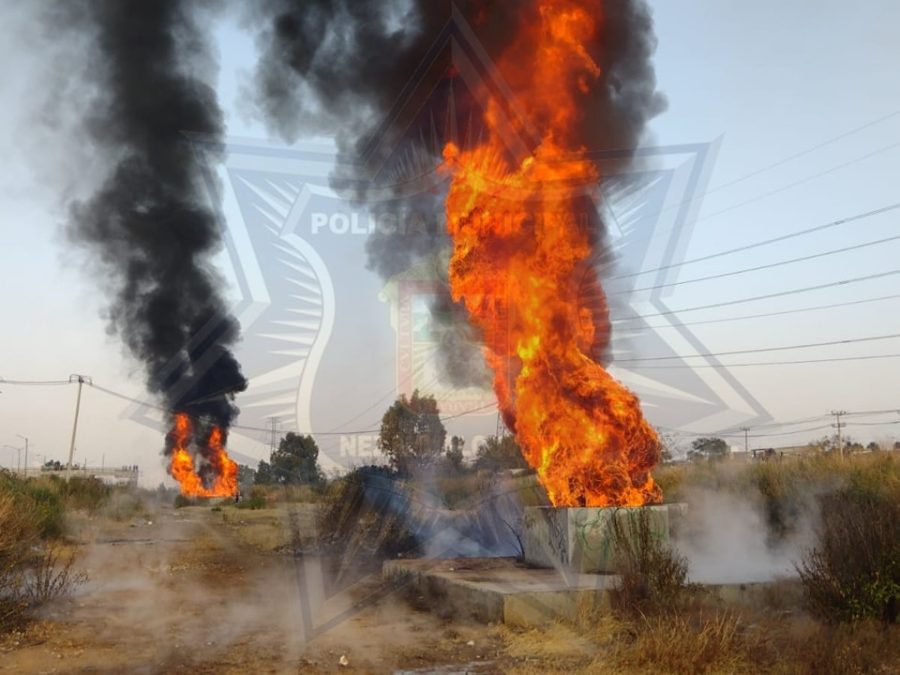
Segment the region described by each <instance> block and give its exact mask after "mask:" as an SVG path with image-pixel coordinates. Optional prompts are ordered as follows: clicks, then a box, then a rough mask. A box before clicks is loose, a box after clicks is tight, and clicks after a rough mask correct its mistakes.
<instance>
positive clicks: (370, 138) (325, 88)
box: [248, 0, 665, 386]
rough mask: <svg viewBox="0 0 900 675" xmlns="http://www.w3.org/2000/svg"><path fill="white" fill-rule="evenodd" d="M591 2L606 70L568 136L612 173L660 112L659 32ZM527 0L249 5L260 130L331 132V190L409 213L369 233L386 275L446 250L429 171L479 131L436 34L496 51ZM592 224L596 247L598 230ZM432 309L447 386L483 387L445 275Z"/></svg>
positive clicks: (643, 12) (636, 17) (374, 257)
mask: <svg viewBox="0 0 900 675" xmlns="http://www.w3.org/2000/svg"><path fill="white" fill-rule="evenodd" d="M596 4H597V8H598V11H600V10H601V8H602V11H603V14H604V17H605V20H604V22H603V26H604V27H605V30H604V31H603V34H602V35H600V36H599V37H598V40H597V41H596V44H593V45H591V48H590V50H589V51H590V54H591V56H592V57H593V58H594V59H595V61H596V62H597V63H598V64H599V65H600V67H601V68H602V71H603V76H602V78H601V81H599V82H598V84H597V85H596V86H595V87H594V88H593V89H592V90H591V91H590V93H589V94H587V95H585V96H584V97H583V100H582V101H581V105H582V109H583V111H584V121H583V124H582V125H581V128H580V129H579V130H578V136H579V139H580V140H581V142H582V143H583V144H584V146H585V147H586V148H588V149H589V150H590V151H592V152H596V153H598V156H603V157H604V167H605V169H606V170H607V171H610V170H616V169H617V168H624V167H625V166H627V165H628V164H629V163H630V161H631V155H632V151H633V150H634V148H635V147H636V146H637V145H638V143H639V142H640V141H641V139H642V137H643V135H644V129H645V126H646V123H647V121H648V120H649V119H650V118H651V117H653V116H655V115H657V114H658V113H660V112H661V111H662V110H664V109H665V100H664V98H663V97H662V96H661V95H660V94H659V93H658V92H657V90H656V78H655V74H654V71H653V65H652V61H651V59H652V55H653V52H654V50H655V47H656V42H655V37H654V34H653V22H652V18H651V15H650V11H649V9H648V7H647V5H646V3H645V2H644V1H643V0H621V1H617V2H601V0H596ZM536 5H537V2H536V0H504V1H503V2H484V1H483V0H481V1H478V0H459V1H457V2H451V1H450V0H267V1H266V2H262V3H259V4H258V5H257V6H255V9H253V10H250V11H249V13H248V21H249V23H250V25H252V26H253V27H254V29H255V30H256V31H257V35H258V45H259V48H260V52H261V56H260V59H259V63H258V66H257V71H256V77H255V84H254V87H255V91H254V95H255V99H256V101H257V103H258V106H259V109H260V111H261V112H262V114H263V117H264V118H265V120H266V121H267V123H268V124H269V126H270V128H272V129H273V130H275V131H276V132H277V133H279V134H280V135H281V136H282V137H283V138H284V139H285V140H288V141H295V140H296V139H297V138H298V137H300V136H301V135H303V134H313V133H324V134H329V135H333V136H334V137H335V138H336V140H337V144H338V149H339V160H338V165H339V169H338V170H337V171H336V172H335V173H334V175H333V176H332V179H331V180H332V185H333V187H334V188H335V189H337V190H338V191H339V192H340V193H341V194H342V195H344V196H345V197H347V198H349V199H350V200H351V201H353V202H355V203H357V204H362V205H365V206H366V207H368V208H369V209H370V210H371V211H373V212H374V213H375V214H376V215H379V214H384V213H390V214H393V215H399V219H400V220H401V221H405V222H408V223H410V227H407V228H400V230H399V231H396V232H384V231H381V230H378V231H376V232H375V233H373V234H372V235H371V236H370V238H369V240H368V242H367V254H368V264H369V267H370V268H371V269H373V270H375V271H376V272H378V274H380V275H381V276H382V277H383V278H389V277H391V276H393V275H396V274H399V273H402V272H404V271H406V270H408V269H409V268H410V267H413V266H415V265H419V264H434V261H436V260H440V259H441V256H440V253H441V252H442V251H444V250H446V249H447V247H448V246H449V241H448V239H447V236H446V234H445V232H444V225H443V198H444V194H445V189H446V188H445V186H444V185H443V184H442V183H441V182H440V181H436V180H435V179H434V168H435V166H437V164H438V163H439V161H440V152H441V149H442V147H443V143H444V142H445V141H446V140H454V141H456V142H457V143H458V144H460V145H462V146H463V147H465V146H466V145H468V144H471V143H475V142H477V139H478V137H479V133H480V131H481V129H480V117H479V113H480V108H479V104H480V101H478V100H476V99H475V98H474V97H473V96H472V93H471V92H470V91H468V90H466V89H465V88H464V87H463V86H461V85H460V84H459V83H458V82H457V81H456V80H457V78H456V75H455V73H454V71H453V68H452V66H453V63H452V55H451V53H450V47H449V43H448V42H446V41H443V42H442V39H443V38H445V37H446V36H447V34H448V33H447V31H450V32H453V30H454V27H456V28H459V27H460V25H462V24H464V25H465V26H466V27H467V29H468V28H471V29H472V31H474V33H475V34H476V37H477V40H478V41H479V43H480V45H481V47H483V49H484V50H485V52H486V53H487V55H488V56H489V57H490V58H493V59H496V58H497V56H498V55H499V54H501V53H502V52H503V49H504V47H505V46H506V45H507V44H508V42H509V40H510V38H511V37H512V36H513V35H514V34H515V32H516V29H517V26H518V23H519V22H520V21H521V20H522V17H525V16H527V15H528V13H529V12H532V11H535V7H536ZM460 18H461V19H462V21H460V20H459V19H460ZM456 37H457V38H458V39H460V40H461V38H459V37H458V36H456ZM536 140H537V139H525V142H526V143H535V142H536ZM597 221H598V222H597V223H596V225H595V229H596V232H597V236H596V243H597V247H598V249H599V250H598V253H600V254H602V252H603V251H602V249H603V231H604V228H603V224H602V223H601V222H599V218H598V219H597ZM600 257H601V258H602V257H603V256H602V255H601V256H600ZM589 292H590V291H589ZM431 309H432V325H433V328H434V330H435V331H436V337H437V340H438V343H439V345H440V349H439V362H440V366H441V368H442V370H443V375H444V376H445V378H446V379H447V380H448V381H449V382H450V383H452V384H453V385H456V386H467V385H472V384H483V383H484V381H485V379H486V373H485V368H484V364H483V362H482V358H481V355H480V351H479V348H478V346H477V340H478V336H477V335H474V334H473V333H472V331H471V329H470V328H468V325H467V322H466V314H465V311H464V310H462V309H461V308H460V307H457V306H454V303H453V302H452V300H451V299H450V296H449V292H448V290H447V288H446V285H444V286H443V291H442V292H441V293H440V297H439V298H438V299H437V300H436V301H435V302H434V303H433V304H432V308H431ZM605 346H606V345H605V343H603V344H602V345H600V349H601V351H602V349H605Z"/></svg>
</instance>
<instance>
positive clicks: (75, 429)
mask: <svg viewBox="0 0 900 675" xmlns="http://www.w3.org/2000/svg"><path fill="white" fill-rule="evenodd" d="M85 380H87V382H88V383H89V384H90V382H91V378H89V377H85V376H84V375H69V382H78V396H77V397H76V398H75V421H74V422H73V423H72V440H71V442H70V443H69V461H68V463H67V464H66V480H69V478H70V477H71V475H72V459H73V458H74V455H75V434H76V433H77V432H78V412H79V411H80V410H81V387H82V386H83V385H84V382H85Z"/></svg>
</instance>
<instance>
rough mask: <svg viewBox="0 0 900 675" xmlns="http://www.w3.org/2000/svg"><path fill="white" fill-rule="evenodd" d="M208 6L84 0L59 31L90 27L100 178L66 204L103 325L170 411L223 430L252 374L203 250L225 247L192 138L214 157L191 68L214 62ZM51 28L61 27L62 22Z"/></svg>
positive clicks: (205, 101) (89, 123)
mask: <svg viewBox="0 0 900 675" xmlns="http://www.w3.org/2000/svg"><path fill="white" fill-rule="evenodd" d="M198 7H200V8H203V7H204V3H188V2H179V1H176V0H152V1H149V2H122V1H121V0H96V1H91V0H81V1H79V2H76V3H72V2H64V3H61V4H60V5H59V6H58V16H57V19H59V18H60V17H64V19H65V23H64V24H63V25H62V29H63V30H72V29H74V30H78V31H84V32H86V33H87V34H89V35H91V37H92V42H93V44H94V45H95V51H94V52H93V53H91V54H90V58H91V61H90V63H89V66H88V73H89V74H88V77H89V78H90V79H92V80H93V81H92V82H90V83H89V84H91V85H93V86H94V88H95V89H96V91H95V92H93V93H94V96H93V99H92V105H91V106H90V108H89V110H90V113H89V117H88V119H87V120H85V122H86V127H87V130H88V134H89V138H90V140H91V142H93V143H94V144H95V145H96V146H97V149H98V150H99V152H100V154H101V156H102V157H103V158H104V159H105V161H106V162H107V166H106V167H104V168H105V170H106V171H107V174H106V177H105V180H104V182H103V183H102V185H101V186H100V187H99V188H98V190H97V191H96V193H95V194H94V195H93V196H91V197H90V198H89V199H87V200H86V201H84V202H81V203H77V204H75V205H74V206H73V207H72V213H71V220H70V223H69V229H68V231H69V234H70V236H71V237H72V239H73V240H74V241H75V242H77V243H79V244H81V245H83V246H84V247H86V248H87V250H88V251H89V252H90V253H91V254H92V256H93V259H94V260H96V263H97V264H96V267H97V271H98V272H99V274H100V276H101V279H102V281H103V283H104V285H105V286H106V288H107V290H108V291H109V293H110V295H111V301H110V309H109V316H110V323H111V329H112V330H113V331H115V332H116V333H118V334H119V335H120V336H121V338H122V340H123V341H124V343H125V345H126V346H127V348H128V350H129V351H130V352H131V354H132V355H133V356H134V357H136V358H137V359H139V360H140V361H141V362H142V363H143V365H144V371H145V374H146V378H147V386H148V389H149V390H150V391H151V392H152V393H154V394H157V395H158V396H159V397H160V398H161V399H162V400H163V401H164V402H165V404H166V406H167V407H168V408H169V409H170V410H173V411H181V412H186V413H188V414H189V415H191V416H192V417H197V418H201V419H202V420H203V421H204V424H203V425H202V427H203V428H208V427H210V426H212V425H215V426H219V427H222V428H224V429H227V428H228V426H229V424H230V423H231V421H232V419H233V418H234V416H235V415H236V413H237V408H236V407H235V406H234V404H233V396H234V394H235V393H236V392H239V391H243V390H244V389H245V388H246V386H247V382H246V380H245V378H244V376H243V375H242V374H241V370H240V366H239V364H238V363H237V361H236V360H235V358H234V355H233V354H232V352H231V346H232V345H233V344H234V342H235V341H236V340H237V339H238V337H239V326H238V324H237V321H236V320H235V319H234V318H233V317H232V316H230V315H229V314H228V312H227V310H226V306H225V302H224V300H223V299H222V297H221V294H220V292H219V289H220V288H222V287H223V283H222V282H221V281H220V279H219V278H218V275H217V274H216V272H215V270H214V269H213V267H212V265H211V262H210V258H211V256H212V255H213V254H214V253H215V252H216V251H217V250H218V249H219V247H220V245H221V232H220V227H219V223H218V221H217V219H216V214H215V210H214V205H212V206H211V205H210V204H209V199H210V197H209V194H208V192H209V191H208V190H205V189H204V188H203V183H202V176H201V167H200V165H199V161H198V158H197V156H196V155H195V152H194V150H193V149H192V148H191V145H190V143H189V141H188V138H187V135H186V134H188V133H190V134H197V135H199V136H200V137H202V138H203V139H204V141H205V142H207V143H209V144H211V145H212V146H214V149H213V152H214V153H221V152H222V149H221V141H222V134H223V121H222V112H221V110H220V108H219V105H218V102H217V100H216V96H215V93H214V91H213V90H212V89H211V88H210V87H209V86H208V85H207V84H206V83H205V82H204V81H202V80H201V79H198V77H197V75H196V73H202V72H204V71H205V70H208V69H209V66H210V64H211V63H213V60H212V57H211V54H210V49H209V43H208V39H207V37H206V35H205V34H204V32H203V31H202V30H201V29H200V26H199V24H200V22H201V21H202V20H204V19H206V20H208V19H209V17H208V16H206V17H201V16H198V15H197V14H196V10H197V8H198ZM57 30H59V29H57Z"/></svg>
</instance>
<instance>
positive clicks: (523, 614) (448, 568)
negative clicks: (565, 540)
mask: <svg viewBox="0 0 900 675" xmlns="http://www.w3.org/2000/svg"><path fill="white" fill-rule="evenodd" d="M382 573H383V574H384V576H385V578H387V579H389V580H391V581H395V582H396V581H403V582H408V584H409V587H410V589H412V590H413V591H414V592H415V593H418V594H419V595H421V596H423V597H424V599H425V600H426V601H427V603H428V605H429V607H431V608H433V609H434V610H436V611H439V612H446V613H447V614H448V615H453V616H459V617H467V618H473V619H475V620H478V621H483V622H503V623H506V624H511V625H520V626H533V625H539V624H542V623H547V622H551V621H556V620H559V619H566V620H569V621H574V620H577V619H578V618H580V617H584V616H585V615H586V614H588V613H594V612H601V611H606V610H608V609H609V590H610V589H612V588H615V585H616V584H617V583H618V581H619V579H618V577H616V576H614V575H605V574H576V573H572V572H571V571H569V570H553V569H535V568H533V567H529V566H527V565H525V564H523V563H521V562H518V561H517V560H516V559H515V558H454V559H444V560H435V559H428V558H421V559H415V560H390V561H388V562H386V563H385V564H384V567H383V571H382Z"/></svg>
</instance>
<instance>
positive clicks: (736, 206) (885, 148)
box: [697, 141, 900, 222]
mask: <svg viewBox="0 0 900 675" xmlns="http://www.w3.org/2000/svg"><path fill="white" fill-rule="evenodd" d="M897 147H900V141H898V142H896V143H891V144H890V145H885V146H882V147H880V148H878V149H877V150H873V151H871V152H867V153H866V154H864V155H859V156H858V157H854V158H853V159H849V160H847V161H846V162H841V163H840V164H835V165H834V166H832V167H829V168H827V169H825V170H823V171H819V172H818V173H814V174H811V175H809V176H805V177H803V178H801V179H799V180H796V181H794V182H793V183H788V184H787V185H783V186H781V187H778V188H775V189H773V190H769V191H768V192H763V193H761V194H758V195H756V196H755V197H751V198H750V199H745V200H744V201H742V202H737V203H736V204H732V205H731V206H726V207H725V208H724V209H719V210H718V211H714V212H712V213H709V214H707V215H705V216H703V217H702V218H698V219H697V221H698V222H700V221H703V220H709V219H710V218H715V217H716V216H721V215H722V214H725V213H729V212H730V211H734V210H735V209H739V208H741V207H742V206H747V205H748V204H753V203H754V202H758V201H760V200H761V199H765V198H767V197H771V196H772V195H776V194H778V193H780V192H785V191H786V190H790V189H791V188H795V187H797V186H799V185H803V184H804V183H808V182H810V181H812V180H815V179H816V178H821V177H822V176H827V175H828V174H830V173H834V172H835V171H839V170H840V169H844V168H846V167H848V166H850V165H851V164H856V163H857V162H862V161H863V160H866V159H869V158H871V157H874V156H875V155H880V154H881V153H883V152H887V151H888V150H893V149H894V148H897Z"/></svg>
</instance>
